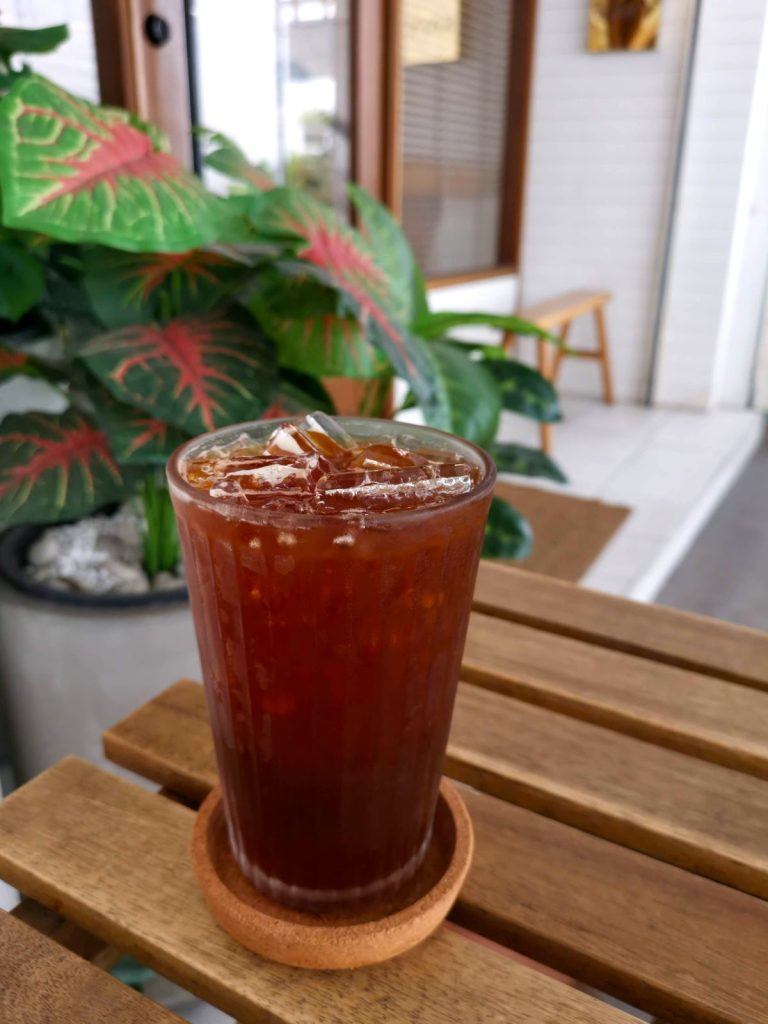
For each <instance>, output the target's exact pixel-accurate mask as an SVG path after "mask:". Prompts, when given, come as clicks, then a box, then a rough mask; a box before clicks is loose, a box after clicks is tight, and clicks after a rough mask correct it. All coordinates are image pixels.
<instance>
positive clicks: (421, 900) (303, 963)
mask: <svg viewBox="0 0 768 1024" xmlns="http://www.w3.org/2000/svg"><path fill="white" fill-rule="evenodd" d="M473 848H474V835H473V832H472V822H471V820H470V817H469V812H468V811H467V808H466V806H465V804H464V801H463V800H462V799H461V797H460V796H459V794H458V792H457V790H456V789H455V788H454V787H453V786H452V785H451V783H450V782H448V781H447V779H443V780H442V782H441V785H440V797H439V800H438V804H437V811H436V813H435V827H434V830H433V834H432V842H431V843H430V846H429V849H428V851H427V855H426V857H425V859H424V863H423V865H422V867H421V868H420V869H419V871H418V872H417V873H416V875H415V876H414V877H413V878H412V879H411V880H410V882H408V883H407V885H406V886H405V887H404V888H403V890H402V891H401V892H400V893H398V894H397V897H396V898H394V899H390V900H389V901H386V902H385V901H380V902H379V903H378V904H371V905H368V906H367V907H366V910H365V912H364V913H357V914H355V913H351V912H349V911H346V912H343V911H337V912H328V913H322V914H312V913H306V912H303V911H299V910H293V909H291V908H290V907H284V906H283V905H282V904H280V903H277V902H275V901H274V900H271V899H269V897H267V896H263V895H262V894H261V893H260V892H258V890H257V889H255V888H254V887H253V886H252V885H251V883H250V882H249V881H248V880H247V879H246V878H245V877H244V876H243V874H242V872H241V871H240V869H239V868H238V866H237V864H236V862H235V859H234V857H233V856H232V852H231V850H230V847H229V841H228V839H227V832H226V825H225V822H224V812H223V808H222V803H221V791H220V789H219V787H217V788H216V789H214V790H212V791H211V793H210V794H209V795H208V797H207V798H206V799H205V801H204V803H203V805H202V806H201V808H200V810H199V812H198V814H197V819H196V821H195V827H194V830H193V833H192V864H193V867H194V870H195V874H196V875H197V879H198V882H199V883H200V886H201V887H202V890H203V894H204V896H205V900H206V903H207V904H208V908H209V910H210V911H211V913H212V914H213V916H214V917H215V918H216V920H217V921H218V923H219V924H220V925H221V926H222V928H224V930H225V931H226V932H228V933H229V934H230V935H231V936H232V938H233V939H235V940H236V941H237V942H239V943H240V944H241V945H243V946H246V947H247V948H248V949H250V950H253V952H254V953H259V954H260V955H261V956H264V957H267V958H268V959H270V960H277V961H278V962H279V963H283V964H290V965H292V966H294V967H314V968H320V969H338V968H350V967H363V966H365V965H366V964H375V963H380V962H381V961H382V960H389V959H391V957H393V956H397V955H398V954H400V953H404V952H405V951H406V950H408V949H412V948H413V947H414V946H416V945H418V943H419V942H421V941H422V940H423V939H426V937H427V936H428V935H430V934H431V933H432V932H433V931H434V930H435V928H437V926H438V925H439V924H440V922H441V921H442V920H443V919H444V918H445V916H446V915H447V913H448V911H449V910H450V909H451V906H452V905H453V902H454V900H455V899H456V897H457V896H458V893H459V890H460V889H461V886H462V883H463V882H464V879H465V877H466V874H467V871H468V869H469V865H470V861H471V860H472V851H473Z"/></svg>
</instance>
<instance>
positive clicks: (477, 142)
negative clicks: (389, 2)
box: [402, 0, 513, 276]
mask: <svg viewBox="0 0 768 1024" xmlns="http://www.w3.org/2000/svg"><path fill="white" fill-rule="evenodd" d="M512 8H513V4H511V3H510V2H509V0H483V2H482V3H456V4H455V5H454V4H452V3H451V2H450V0H440V2H437V0H403V36H404V38H403V45H402V55H403V68H402V76H403V82H402V86H403V88H402V220H403V226H404V227H405V231H406V234H407V235H408V238H409V240H410V242H411V245H412V246H413V249H414V251H415V253H416V257H417V259H418V260H419V262H420V263H421V265H422V267H423V268H424V270H425V272H426V273H427V274H428V275H430V276H437V275H444V274H455V273H461V272H463V271H476V270H486V269H491V268H493V267H496V266H498V264H499V239H500V233H501V223H500V218H501V212H502V191H503V172H504V152H505V145H506V134H507V92H508V77H509V52H510V36H511V28H512V26H511V20H510V19H511V17H512ZM454 11H455V16H456V19H457V20H456V22H455V23H454V24H452V23H451V18H452V17H454ZM408 33H416V34H417V38H416V39H415V40H414V38H409V37H408ZM419 34H420V35H421V36H422V37H423V42H422V40H420V39H419V38H418V35H419ZM457 35H458V39H457V38H456V36H457ZM436 39H437V40H438V42H437V43H436V42H435V40H436Z"/></svg>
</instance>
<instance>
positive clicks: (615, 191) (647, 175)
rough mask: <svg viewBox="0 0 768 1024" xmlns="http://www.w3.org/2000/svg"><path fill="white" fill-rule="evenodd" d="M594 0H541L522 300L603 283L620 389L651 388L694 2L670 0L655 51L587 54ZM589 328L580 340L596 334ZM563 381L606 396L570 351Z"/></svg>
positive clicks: (637, 392) (592, 369) (622, 392)
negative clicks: (664, 244) (660, 268)
mask: <svg viewBox="0 0 768 1024" xmlns="http://www.w3.org/2000/svg"><path fill="white" fill-rule="evenodd" d="M587 6H588V5H587V2H586V0H540V2H539V17H538V27H537V38H536V53H535V65H534V83H533V97H532V110H531V136H530V150H529V157H528V161H529V162H528V180H527V194H526V203H525V219H524V239H523V260H522V267H521V285H522V299H523V302H524V303H530V302H535V301H538V300H540V299H543V298H547V297H548V296H550V295H555V294H557V292H559V291H565V290H568V289H571V288H579V287H597V288H607V289H610V290H611V291H613V293H614V300H613V303H612V304H611V306H610V308H609V311H608V326H609V330H610V335H611V343H612V352H613V359H614V370H615V378H616V389H617V392H618V395H619V396H620V397H622V398H627V399H641V398H642V397H643V393H644V389H645V384H646V375H647V369H648V360H649V357H650V347H651V330H652V326H653V314H654V309H655V305H654V303H655V296H656V288H657V275H658V262H659V254H660V250H661V246H662V242H663V238H664V231H665V226H666V220H667V203H668V195H669V186H670V175H671V171H672V165H673V157H674V147H675V140H676V133H677V130H678V122H679V114H680V110H679V106H680V96H681V88H682V83H683V71H684V67H685V59H686V48H687V44H688V38H689V27H690V14H691V8H692V3H691V0H665V3H664V10H663V14H662V24H661V34H660V39H659V43H658V49H657V50H655V51H651V52H648V53H610V54H591V53H589V52H587V49H586V34H587ZM586 327H587V325H584V326H582V327H581V329H580V330H579V331H577V332H575V333H574V335H573V340H574V341H575V342H583V341H585V340H586V341H588V340H591V338H590V332H589V331H588V330H587V329H586ZM560 385H561V388H562V389H563V390H566V391H569V392H575V393H583V394H589V395H599V394H600V387H599V378H598V374H597V368H596V366H595V364H589V363H576V362H575V361H574V360H571V361H570V362H569V363H567V364H566V365H565V367H564V371H563V375H562V378H561V381H560Z"/></svg>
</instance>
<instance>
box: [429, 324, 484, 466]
mask: <svg viewBox="0 0 768 1024" xmlns="http://www.w3.org/2000/svg"><path fill="white" fill-rule="evenodd" d="M429 354H430V356H431V358H432V359H433V361H434V365H435V370H436V373H437V375H438V382H439V385H440V387H441V389H442V391H443V394H444V404H445V407H446V408H447V409H448V421H447V422H445V421H444V420H442V418H441V417H433V416H430V415H427V417H426V418H427V422H428V423H430V424H431V425H432V426H435V427H440V428H441V429H445V430H449V431H450V432H451V433H453V434H458V435H459V436H460V437H465V438H466V439H467V440H468V441H473V442H474V443H475V444H479V445H483V446H485V445H489V444H490V443H491V442H492V441H493V439H494V437H495V436H496V431H497V429H498V425H499V415H500V412H501V402H500V400H499V394H498V391H497V389H496V386H495V384H494V381H493V378H492V377H491V376H490V374H489V373H488V372H487V370H486V369H485V367H484V366H483V364H482V363H479V362H474V361H473V360H471V359H470V358H469V355H468V354H467V353H464V352H462V351H461V349H460V348H459V347H458V346H456V345H449V344H446V343H444V342H440V341H436V342H434V343H433V344H431V345H430V346H429Z"/></svg>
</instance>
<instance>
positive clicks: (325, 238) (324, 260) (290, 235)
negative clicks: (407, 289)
mask: <svg viewBox="0 0 768 1024" xmlns="http://www.w3.org/2000/svg"><path fill="white" fill-rule="evenodd" d="M258 215H259V222H258V224H257V227H258V228H259V229H260V230H262V231H263V232H264V233H265V235H266V236H270V235H272V236H273V237H278V238H284V239H285V240H286V241H288V242H289V241H290V240H294V241H293V246H294V255H295V257H296V259H298V260H300V261H301V265H302V266H303V267H304V268H306V269H308V270H310V272H312V273H313V274H314V276H315V277H316V278H317V279H318V280H319V281H321V282H322V283H324V284H326V285H329V286H330V287H332V288H335V289H337V290H338V292H339V293H340V295H341V296H342V298H343V300H344V303H345V305H346V307H347V312H349V313H351V314H352V315H354V316H355V317H356V318H357V320H358V321H359V322H360V324H361V326H362V327H363V329H364V330H365V332H366V335H367V337H368V338H369V339H370V340H371V341H372V342H373V344H375V345H376V346H377V347H379V348H380V349H382V350H383V351H385V352H386V353H387V355H388V356H389V358H390V360H391V362H392V364H393V366H394V367H395V369H396V370H397V371H398V372H399V373H401V375H402V376H404V377H406V378H407V379H408V380H409V381H410V383H411V386H412V387H413V388H414V390H415V391H416V392H417V394H418V395H419V396H420V398H421V400H422V401H423V402H424V403H425V404H429V402H430V401H431V399H432V398H433V389H432V387H431V385H430V372H431V367H430V365H429V363H428V361H427V359H426V357H425V356H424V354H423V352H422V350H421V348H420V345H419V343H418V341H417V339H415V338H413V337H412V336H411V335H410V334H409V332H408V330H407V325H406V324H405V322H404V318H403V314H404V310H403V309H402V304H401V303H400V302H399V301H398V296H397V295H396V294H395V292H394V290H393V287H392V283H391V281H390V279H389V278H388V276H387V274H386V273H385V272H384V270H382V268H381V267H380V266H379V265H378V264H377V261H376V257H375V254H374V252H373V251H372V250H371V249H369V247H368V245H367V243H366V242H365V240H364V239H363V238H362V237H361V236H360V235H359V234H358V233H357V232H356V231H354V229H352V228H350V227H348V226H347V225H346V224H344V223H343V221H342V220H341V219H340V218H339V216H338V215H337V214H336V213H335V211H334V210H332V209H330V208H327V207H325V206H323V205H322V204H321V203H318V202H317V201H316V200H314V199H312V198H311V197H310V196H307V195H305V194H302V193H297V192H293V191H291V190H288V189H282V188H281V189H273V190H272V191H271V192H267V193H266V194H265V195H264V196H263V197H262V202H261V204H260V206H259V210H258ZM286 269H289V270H290V269H291V268H290V267H286ZM294 272H295V273H299V272H300V270H299V268H298V267H296V268H294ZM305 272H306V271H305Z"/></svg>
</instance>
